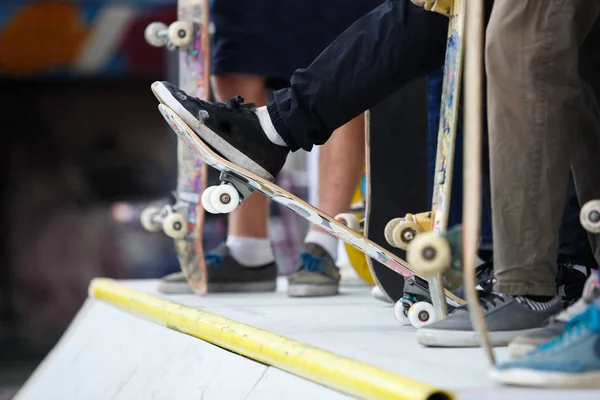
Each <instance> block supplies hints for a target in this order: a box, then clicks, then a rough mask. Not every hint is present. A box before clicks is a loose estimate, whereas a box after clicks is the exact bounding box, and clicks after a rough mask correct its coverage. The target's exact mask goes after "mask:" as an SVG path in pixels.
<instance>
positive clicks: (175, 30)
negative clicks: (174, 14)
mask: <svg viewBox="0 0 600 400" xmlns="http://www.w3.org/2000/svg"><path fill="white" fill-rule="evenodd" d="M193 34H194V29H193V27H192V25H191V24H189V23H187V22H183V21H176V22H173V23H172V24H171V25H169V31H168V37H169V40H170V41H171V43H173V44H174V45H175V46H177V47H185V46H189V45H190V44H191V43H192V36H193Z"/></svg>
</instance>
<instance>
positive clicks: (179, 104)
mask: <svg viewBox="0 0 600 400" xmlns="http://www.w3.org/2000/svg"><path fill="white" fill-rule="evenodd" d="M152 91H153V92H154V95H155V96H156V98H157V99H158V100H159V101H160V102H161V103H163V104H165V105H166V106H168V107H169V108H171V109H172V110H173V111H174V112H175V113H176V114H177V115H178V116H179V117H180V118H181V119H182V120H183V121H184V122H185V123H186V124H187V125H188V126H189V127H190V128H192V130H193V131H194V132H195V133H196V134H197V135H198V136H199V137H200V138H201V139H202V141H204V142H205V143H206V144H208V145H209V146H210V147H211V148H212V149H213V150H215V151H216V152H217V153H218V154H220V155H221V156H223V158H225V159H226V160H228V161H230V162H232V163H233V164H235V165H237V166H239V167H241V168H244V169H246V170H248V171H250V172H252V173H254V174H256V175H258V176H259V177H261V178H263V179H267V180H269V181H274V180H275V176H276V175H277V174H278V173H279V171H280V170H281V168H283V164H285V160H286V158H287V155H288V153H289V149H288V148H287V147H283V146H278V145H276V144H274V143H273V142H271V141H270V140H269V138H268V137H267V135H266V134H265V132H264V131H263V129H262V127H261V125H260V121H259V119H258V116H257V115H256V112H255V111H256V106H255V105H254V104H252V103H250V104H242V103H243V101H244V99H243V98H241V97H239V96H237V97H233V98H231V99H230V100H229V101H228V102H226V103H218V102H217V103H212V102H208V101H203V100H200V99H198V98H196V97H192V96H189V95H187V94H186V93H185V92H184V91H182V90H180V89H179V88H177V87H176V86H175V85H173V84H171V83H169V82H154V83H153V84H152Z"/></svg>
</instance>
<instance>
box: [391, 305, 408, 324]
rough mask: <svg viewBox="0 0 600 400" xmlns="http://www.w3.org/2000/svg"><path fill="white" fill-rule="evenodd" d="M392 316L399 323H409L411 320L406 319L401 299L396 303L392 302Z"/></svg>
mask: <svg viewBox="0 0 600 400" xmlns="http://www.w3.org/2000/svg"><path fill="white" fill-rule="evenodd" d="M394 316H395V317H396V320H397V321H398V322H400V324H402V325H411V322H410V320H409V319H408V315H407V311H406V308H404V304H402V300H398V301H397V302H396V304H394Z"/></svg>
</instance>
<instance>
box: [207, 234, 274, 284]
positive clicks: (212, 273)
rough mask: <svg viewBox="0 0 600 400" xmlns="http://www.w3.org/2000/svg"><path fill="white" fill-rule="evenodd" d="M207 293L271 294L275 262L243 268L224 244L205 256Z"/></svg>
mask: <svg viewBox="0 0 600 400" xmlns="http://www.w3.org/2000/svg"><path fill="white" fill-rule="evenodd" d="M204 258H205V260H206V270H207V275H208V292H209V293H216V292H272V291H275V289H276V288H277V265H276V264H275V262H271V263H268V264H265V265H263V266H260V267H244V266H243V265H241V264H240V263H238V262H237V261H236V259H235V258H233V257H232V256H231V254H229V248H228V247H227V245H226V244H225V243H222V244H220V245H219V246H218V247H217V248H216V249H214V250H213V251H211V252H210V253H207V254H206V255H205V257H204Z"/></svg>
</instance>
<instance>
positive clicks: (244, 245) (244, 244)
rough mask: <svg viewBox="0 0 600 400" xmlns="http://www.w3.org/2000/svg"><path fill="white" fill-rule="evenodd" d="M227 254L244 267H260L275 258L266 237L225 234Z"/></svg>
mask: <svg viewBox="0 0 600 400" xmlns="http://www.w3.org/2000/svg"><path fill="white" fill-rule="evenodd" d="M226 244H227V248H228V249H229V254H231V256H232V257H233V258H234V259H235V261H237V262H238V263H240V264H241V265H243V266H244V267H249V268H252V267H262V266H263V265H265V264H269V263H271V262H273V261H274V260H275V256H274V255H273V249H272V248H271V242H270V241H269V239H266V238H256V237H249V236H233V235H229V236H227V242H226Z"/></svg>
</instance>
